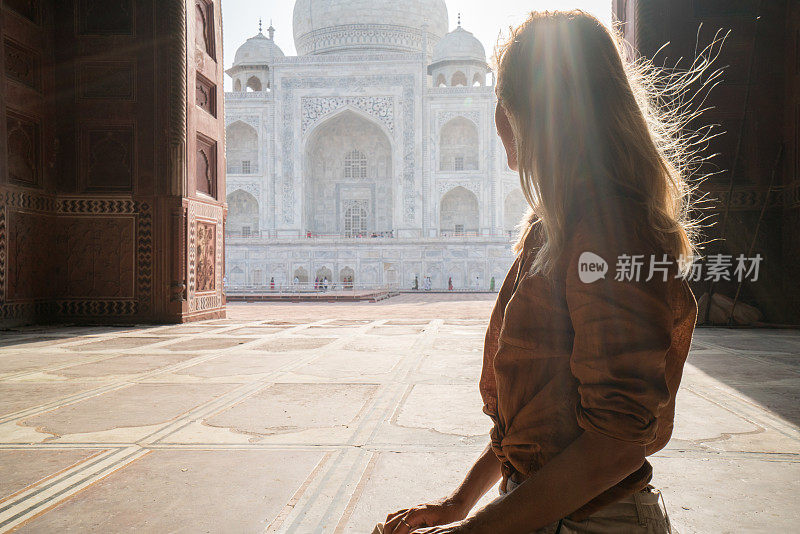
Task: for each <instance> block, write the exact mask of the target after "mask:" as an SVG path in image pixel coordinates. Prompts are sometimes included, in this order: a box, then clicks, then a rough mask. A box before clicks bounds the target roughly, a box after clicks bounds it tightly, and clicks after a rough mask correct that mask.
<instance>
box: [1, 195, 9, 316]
mask: <svg viewBox="0 0 800 534" xmlns="http://www.w3.org/2000/svg"><path fill="white" fill-rule="evenodd" d="M7 230H8V225H7V224H6V207H5V206H4V205H1V204H0V302H5V301H6V258H7V256H8V252H7V247H8V245H7V242H8V237H7Z"/></svg>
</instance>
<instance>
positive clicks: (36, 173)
mask: <svg viewBox="0 0 800 534" xmlns="http://www.w3.org/2000/svg"><path fill="white" fill-rule="evenodd" d="M6 150H7V151H8V159H7V165H8V178H9V179H10V180H12V181H14V182H18V183H21V184H24V185H29V186H38V185H39V183H40V178H41V159H42V158H41V152H42V151H41V127H40V125H39V122H38V121H36V120H34V119H32V118H29V117H25V116H24V115H20V114H18V113H15V112H13V111H11V110H7V112H6Z"/></svg>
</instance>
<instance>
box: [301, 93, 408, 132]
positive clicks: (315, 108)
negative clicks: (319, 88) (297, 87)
mask: <svg viewBox="0 0 800 534" xmlns="http://www.w3.org/2000/svg"><path fill="white" fill-rule="evenodd" d="M346 106H352V107H354V108H356V109H359V110H361V111H363V112H365V113H368V114H369V115H371V116H373V117H375V118H376V119H378V120H379V121H380V122H382V123H383V124H384V126H386V128H387V129H388V130H389V131H390V132H392V133H394V98H393V97H391V96H356V97H337V96H333V97H305V98H303V99H302V105H301V107H302V115H303V116H302V122H301V127H302V131H303V134H305V133H306V132H307V131H308V129H309V128H311V127H312V126H313V125H314V124H316V123H317V122H319V121H320V120H321V119H323V118H324V117H325V116H327V115H329V114H331V113H332V112H334V111H336V110H338V109H341V108H343V107H346Z"/></svg>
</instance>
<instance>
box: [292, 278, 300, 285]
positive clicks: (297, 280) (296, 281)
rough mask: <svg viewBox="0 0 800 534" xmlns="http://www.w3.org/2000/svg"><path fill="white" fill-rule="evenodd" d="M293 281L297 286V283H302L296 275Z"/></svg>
mask: <svg viewBox="0 0 800 534" xmlns="http://www.w3.org/2000/svg"><path fill="white" fill-rule="evenodd" d="M293 282H294V285H295V286H297V285H299V284H300V279H299V278H298V277H296V276H295V277H294V280H293Z"/></svg>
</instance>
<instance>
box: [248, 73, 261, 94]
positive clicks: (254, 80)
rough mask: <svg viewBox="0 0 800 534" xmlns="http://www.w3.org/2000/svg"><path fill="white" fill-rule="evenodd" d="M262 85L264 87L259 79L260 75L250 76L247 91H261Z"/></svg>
mask: <svg viewBox="0 0 800 534" xmlns="http://www.w3.org/2000/svg"><path fill="white" fill-rule="evenodd" d="M261 87H262V84H261V80H260V79H259V77H258V76H250V77H249V78H248V79H247V86H246V89H247V91H261Z"/></svg>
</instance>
